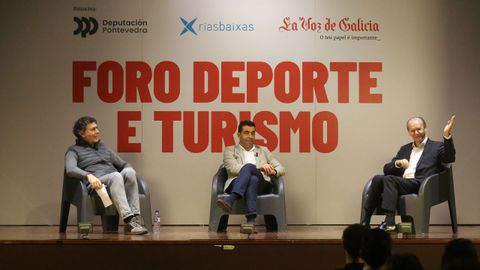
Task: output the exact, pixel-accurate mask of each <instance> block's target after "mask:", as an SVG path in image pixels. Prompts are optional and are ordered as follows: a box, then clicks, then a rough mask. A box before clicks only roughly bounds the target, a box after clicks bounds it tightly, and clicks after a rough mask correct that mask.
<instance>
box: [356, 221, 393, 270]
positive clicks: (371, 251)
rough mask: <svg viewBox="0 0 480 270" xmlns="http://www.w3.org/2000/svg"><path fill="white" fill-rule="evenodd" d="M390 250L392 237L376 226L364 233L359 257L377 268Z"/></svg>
mask: <svg viewBox="0 0 480 270" xmlns="http://www.w3.org/2000/svg"><path fill="white" fill-rule="evenodd" d="M391 252H392V238H390V235H389V234H388V233H387V232H385V231H383V230H380V229H378V228H376V229H371V230H369V231H367V232H366V233H365V236H364V237H363V240H362V245H361V248H360V257H362V259H363V260H364V261H365V264H367V265H368V266H370V267H371V268H372V269H379V268H380V267H381V266H382V265H383V264H385V262H386V261H387V259H388V257H390V254H391Z"/></svg>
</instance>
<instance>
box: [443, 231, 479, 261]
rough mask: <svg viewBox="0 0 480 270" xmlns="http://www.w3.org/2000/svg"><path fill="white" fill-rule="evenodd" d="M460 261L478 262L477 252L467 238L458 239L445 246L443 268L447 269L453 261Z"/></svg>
mask: <svg viewBox="0 0 480 270" xmlns="http://www.w3.org/2000/svg"><path fill="white" fill-rule="evenodd" d="M459 259H462V260H471V261H475V262H478V256H477V251H476V250H475V247H474V246H473V244H472V241H470V240H468V239H465V238H458V239H454V240H452V241H450V242H448V243H447V245H445V251H444V252H443V255H442V268H443V269H445V268H447V267H448V266H449V265H450V264H451V263H452V262H453V261H456V260H459Z"/></svg>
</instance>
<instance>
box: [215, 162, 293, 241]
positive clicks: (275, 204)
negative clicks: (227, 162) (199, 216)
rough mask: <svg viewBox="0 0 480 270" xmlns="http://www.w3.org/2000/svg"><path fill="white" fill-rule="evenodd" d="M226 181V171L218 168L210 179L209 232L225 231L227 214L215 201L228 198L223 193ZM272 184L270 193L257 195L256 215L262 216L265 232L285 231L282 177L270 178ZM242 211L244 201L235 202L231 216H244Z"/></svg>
mask: <svg viewBox="0 0 480 270" xmlns="http://www.w3.org/2000/svg"><path fill="white" fill-rule="evenodd" d="M226 180H227V170H226V169H225V168H224V167H223V166H220V168H219V169H218V171H217V173H216V174H215V175H214V176H213V179H212V195H211V202H210V222H209V225H208V231H209V232H224V231H226V230H227V224H228V217H229V214H227V213H225V212H224V211H223V210H222V209H220V208H219V207H217V200H218V199H219V198H225V197H227V196H228V194H225V193H224V192H223V189H224V187H225V181H226ZM272 183H273V190H272V193H270V194H265V195H258V197H257V214H259V215H264V218H265V226H266V228H267V231H286V230H287V214H286V210H285V190H284V180H283V177H281V176H280V177H274V178H272ZM244 209H245V201H244V200H243V199H242V200H239V201H236V202H235V204H234V205H233V208H232V214H245V211H244Z"/></svg>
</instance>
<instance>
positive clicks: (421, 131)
mask: <svg viewBox="0 0 480 270" xmlns="http://www.w3.org/2000/svg"><path fill="white" fill-rule="evenodd" d="M454 120H455V116H452V117H451V118H450V120H448V123H447V125H446V126H445V128H444V129H443V142H437V141H433V140H430V139H429V138H428V137H427V136H426V131H427V123H426V122H425V120H424V119H423V118H422V117H412V118H410V119H408V121H407V130H408V134H409V135H410V137H412V139H413V143H408V144H406V145H404V146H402V147H401V148H400V150H399V151H398V153H397V155H396V156H395V157H394V158H393V159H392V161H391V162H389V163H387V164H385V166H384V167H383V173H384V175H377V176H375V177H374V178H373V179H372V183H371V186H370V190H369V193H368V198H367V200H366V202H365V205H364V206H363V207H364V210H365V217H364V219H363V220H362V222H361V223H362V225H365V226H370V218H371V216H372V215H373V213H374V211H375V209H376V208H377V207H381V208H382V209H383V210H384V211H385V213H386V217H385V221H384V222H382V224H381V225H380V229H383V230H385V231H388V232H390V231H395V229H396V228H395V212H396V210H397V201H398V197H399V196H401V195H405V194H410V193H417V192H418V189H419V188H420V185H421V184H422V182H423V181H424V180H425V179H426V178H427V177H428V176H430V175H432V174H435V173H439V172H441V171H442V168H443V166H442V163H451V162H454V161H455V147H454V145H453V139H452V128H453V123H454Z"/></svg>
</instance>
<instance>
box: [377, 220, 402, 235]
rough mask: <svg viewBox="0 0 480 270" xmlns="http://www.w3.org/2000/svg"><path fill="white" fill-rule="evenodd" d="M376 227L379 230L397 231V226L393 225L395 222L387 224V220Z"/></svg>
mask: <svg viewBox="0 0 480 270" xmlns="http://www.w3.org/2000/svg"><path fill="white" fill-rule="evenodd" d="M378 228H379V229H380V230H383V231H385V232H388V233H389V232H396V231H397V226H395V224H393V225H388V224H387V222H385V221H384V222H382V224H380V226H378Z"/></svg>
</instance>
